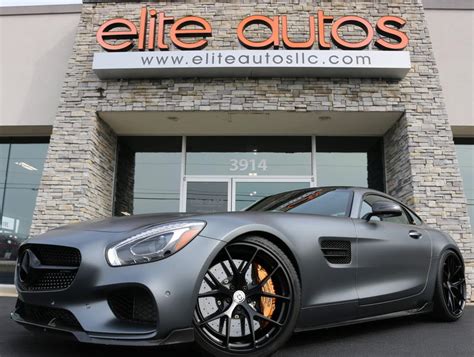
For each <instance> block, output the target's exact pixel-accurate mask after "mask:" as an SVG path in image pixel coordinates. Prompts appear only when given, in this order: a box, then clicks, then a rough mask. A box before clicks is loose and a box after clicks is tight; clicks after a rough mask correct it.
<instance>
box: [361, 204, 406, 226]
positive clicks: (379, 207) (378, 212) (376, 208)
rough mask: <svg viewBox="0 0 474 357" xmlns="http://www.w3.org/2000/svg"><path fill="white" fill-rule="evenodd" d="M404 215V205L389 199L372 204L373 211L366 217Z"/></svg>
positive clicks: (368, 218)
mask: <svg viewBox="0 0 474 357" xmlns="http://www.w3.org/2000/svg"><path fill="white" fill-rule="evenodd" d="M401 215H402V207H400V205H399V204H397V203H395V202H388V201H376V202H374V203H373V204H372V213H371V214H368V215H367V217H366V219H367V221H369V220H370V218H371V217H373V216H377V217H380V218H384V217H398V216H401Z"/></svg>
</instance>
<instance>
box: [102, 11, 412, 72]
mask: <svg viewBox="0 0 474 357" xmlns="http://www.w3.org/2000/svg"><path fill="white" fill-rule="evenodd" d="M306 21H308V27H307V28H308V34H307V36H306V38H307V39H306V40H305V41H302V42H295V41H293V40H291V34H290V30H289V26H288V19H287V16H286V15H281V16H272V17H267V16H263V15H252V16H248V17H246V18H245V19H243V20H242V21H240V23H239V24H238V25H237V29H236V34H235V36H236V41H239V42H240V43H241V44H242V45H243V46H244V47H245V48H247V50H221V51H200V50H202V49H204V48H205V47H206V46H207V45H208V41H209V38H210V37H212V25H211V23H209V22H208V21H207V20H206V19H203V18H201V17H197V16H186V17H183V18H180V19H175V18H174V17H172V16H168V15H167V14H165V13H164V12H158V11H156V10H154V9H152V10H148V8H147V7H143V8H142V9H141V13H140V20H139V25H138V27H137V25H136V24H135V23H133V22H132V21H129V20H127V19H123V18H118V19H112V20H108V21H106V22H105V23H103V24H102V25H101V26H100V27H99V29H98V31H97V33H96V38H97V42H98V43H99V45H100V46H101V47H102V48H103V49H104V50H106V51H107V52H103V53H95V54H94V63H93V70H94V71H95V73H96V74H97V75H98V76H99V78H102V79H108V78H153V77H200V76H212V77H214V76H226V77H229V76H230V77H238V76H248V77H261V76H272V77H289V76H291V77H294V76H322V77H326V76H331V77H386V78H403V77H404V76H405V75H406V73H407V72H408V71H409V69H410V66H411V64H410V57H409V54H408V52H405V51H401V50H403V49H405V48H406V47H407V45H408V41H409V40H408V36H407V35H406V34H405V33H404V32H403V31H402V30H401V29H402V28H403V26H404V25H405V23H406V21H405V20H404V19H402V18H399V17H396V16H383V17H380V18H379V19H378V20H377V22H376V23H375V24H374V25H373V24H371V23H370V22H369V21H368V20H366V19H364V18H362V17H359V16H343V17H340V18H338V19H334V17H333V16H329V15H326V14H325V13H324V12H323V11H322V10H319V11H318V12H317V16H313V15H310V16H309V17H308V19H307V20H306ZM349 24H350V25H353V26H355V27H359V28H361V29H362V30H363V31H364V33H365V36H363V38H362V39H358V40H357V41H349V40H348V39H345V38H344V35H343V34H341V28H343V27H344V26H346V25H349ZM257 25H260V26H261V25H263V26H265V27H267V28H268V29H269V31H268V32H267V34H265V35H262V36H263V37H262V38H258V39H255V38H254V36H253V37H249V36H248V31H249V29H251V28H252V27H253V26H257ZM374 28H375V29H374ZM147 29H148V30H147ZM167 30H168V31H167ZM326 33H327V34H330V37H331V41H332V43H330V42H328V41H327V36H326ZM376 34H377V35H376ZM171 44H172V45H173V46H174V47H175V48H177V49H180V50H186V51H179V50H178V51H169V49H170V45H171ZM371 44H373V45H374V46H375V47H377V48H379V49H381V50H385V51H367V50H365V49H366V48H367V47H368V46H369V45H371ZM333 47H335V48H338V49H339V50H334V49H332V48H333ZM133 48H135V49H137V51H130V50H131V49H133ZM270 48H272V49H270ZM280 48H282V49H280ZM315 48H319V50H316V49H315ZM388 51H390V52H388ZM393 51H396V52H393Z"/></svg>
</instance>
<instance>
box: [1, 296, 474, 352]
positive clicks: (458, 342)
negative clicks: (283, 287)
mask: <svg viewBox="0 0 474 357" xmlns="http://www.w3.org/2000/svg"><path fill="white" fill-rule="evenodd" d="M14 303H15V299H14V298H6V297H2V298H0V356H1V357H18V356H35V357H42V356H48V357H54V356H68V357H74V356H87V357H93V356H113V355H117V354H120V355H122V353H127V354H129V355H131V356H132V355H140V356H160V357H168V356H170V357H171V356H173V357H175V356H176V353H177V352H180V353H182V355H183V356H196V355H197V352H196V350H195V349H194V347H193V346H192V345H185V346H180V347H176V346H172V347H165V348H141V349H137V348H129V347H107V346H96V345H86V344H79V343H77V342H75V341H70V340H61V339H58V338H54V337H51V336H49V337H45V336H44V335H33V334H31V333H30V332H28V331H27V330H25V329H23V328H22V327H21V326H18V325H16V324H15V323H14V322H13V321H11V320H10V318H9V314H10V311H11V310H12V309H13V306H14ZM473 341H474V306H469V307H467V310H466V313H465V315H464V317H463V318H462V319H461V320H460V321H458V322H456V323H439V322H435V321H432V320H431V319H430V318H428V317H424V316H417V317H408V318H397V319H392V320H384V321H377V322H370V323H365V324H360V325H354V326H346V327H338V328H333V329H327V330H319V331H313V332H305V333H300V334H296V335H294V336H293V338H292V339H291V340H290V341H289V342H288V343H287V345H286V346H285V347H284V348H283V349H282V350H280V351H279V352H278V353H276V354H275V356H277V357H284V356H285V357H286V356H298V357H299V356H378V357H380V356H417V357H420V356H430V357H434V356H474V343H473ZM180 355H181V354H180Z"/></svg>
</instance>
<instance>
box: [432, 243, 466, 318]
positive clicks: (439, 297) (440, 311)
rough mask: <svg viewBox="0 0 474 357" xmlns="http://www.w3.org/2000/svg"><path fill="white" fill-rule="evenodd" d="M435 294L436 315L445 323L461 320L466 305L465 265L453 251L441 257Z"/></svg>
mask: <svg viewBox="0 0 474 357" xmlns="http://www.w3.org/2000/svg"><path fill="white" fill-rule="evenodd" d="M436 288H437V290H436V293H435V315H436V316H437V317H439V318H440V319H442V320H444V321H455V320H457V319H459V318H460V317H461V315H462V313H463V311H464V306H465V305H466V279H465V276H464V264H463V262H462V260H461V259H460V258H459V256H458V255H457V254H456V253H455V252H453V251H446V252H444V253H443V254H442V255H441V259H440V267H439V272H438V283H437V287H436Z"/></svg>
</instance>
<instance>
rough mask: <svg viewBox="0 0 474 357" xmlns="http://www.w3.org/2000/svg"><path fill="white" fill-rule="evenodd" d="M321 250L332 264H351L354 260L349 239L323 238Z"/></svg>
mask: <svg viewBox="0 0 474 357" xmlns="http://www.w3.org/2000/svg"><path fill="white" fill-rule="evenodd" d="M321 250H322V251H323V255H324V257H325V258H326V260H327V261H328V262H329V263H331V264H349V263H350V262H351V260H352V254H351V242H349V241H347V240H323V241H321Z"/></svg>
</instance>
